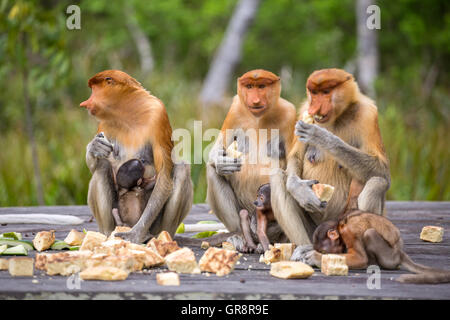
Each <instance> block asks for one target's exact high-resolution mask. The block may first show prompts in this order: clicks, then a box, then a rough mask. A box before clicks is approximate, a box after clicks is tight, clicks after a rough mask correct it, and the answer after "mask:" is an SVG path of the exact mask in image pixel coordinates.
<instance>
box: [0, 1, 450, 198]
mask: <svg viewBox="0 0 450 320" xmlns="http://www.w3.org/2000/svg"><path fill="white" fill-rule="evenodd" d="M236 3H237V1H236V0H215V1H212V0H197V1H182V0H165V1H137V0H130V1H107V0H83V1H64V0H63V1H57V0H44V1H37V0H27V1H25V0H17V1H11V0H0V77H1V79H2V81H0V150H2V151H1V152H0V206H16V205H24V206H25V205H36V204H37V199H36V190H35V185H34V184H33V179H34V176H33V167H32V159H31V150H30V142H29V138H28V136H27V134H26V122H25V107H24V95H23V71H24V70H26V71H28V76H29V78H28V82H27V83H28V84H29V91H30V92H29V93H30V101H31V105H32V116H33V117H32V118H33V125H34V133H35V137H36V141H37V145H38V156H39V160H40V170H41V172H42V181H43V189H44V192H45V193H44V195H45V203H46V204H47V205H55V204H59V205H64V204H86V196H87V187H88V181H89V179H90V173H89V171H88V169H87V167H86V165H85V162H84V153H85V146H86V144H87V143H88V142H89V141H90V140H91V138H92V137H93V135H94V133H95V130H96V128H95V127H96V123H95V120H94V119H93V118H91V117H89V116H88V114H87V113H86V111H85V110H84V109H81V108H79V107H78V105H79V103H80V102H81V101H83V100H85V99H86V98H87V97H88V96H89V94H90V91H89V88H88V87H87V79H88V78H89V77H91V76H92V75H94V74H95V73H97V72H99V71H101V70H104V69H121V70H124V71H125V72H127V73H129V74H131V75H132V76H134V77H135V78H137V79H138V80H139V81H140V82H141V83H142V84H143V85H144V86H145V87H146V88H147V89H149V90H150V91H151V92H152V93H153V94H155V95H156V96H158V97H159V98H161V99H162V100H163V101H164V103H165V105H166V107H167V110H168V113H169V117H170V120H171V123H172V126H173V128H188V129H189V130H192V123H193V121H194V120H195V119H200V118H201V112H202V110H201V108H200V106H199V104H198V100H197V97H198V95H199V92H200V89H201V84H202V80H203V79H204V77H205V75H206V73H207V71H208V67H209V62H210V61H211V59H212V57H213V55H214V52H215V50H216V48H217V47H218V45H219V44H220V42H221V40H222V37H223V35H224V32H225V29H226V27H227V24H228V22H229V19H230V16H231V14H232V12H233V9H234V7H235V4H236ZM71 4H76V5H78V6H79V7H80V8H81V30H68V29H67V27H66V19H67V17H68V16H69V15H68V14H67V13H66V8H67V7H68V6H69V5H71ZM377 4H378V5H379V6H380V8H381V30H379V31H377V32H378V38H379V53H380V75H379V78H378V79H377V83H376V89H377V97H376V100H377V104H378V107H379V111H380V118H379V119H380V127H381V131H382V135H383V140H384V143H385V146H386V149H387V152H388V156H389V159H390V164H391V175H392V185H391V189H390V190H389V193H388V198H389V199H394V200H450V184H449V183H448V181H450V169H449V166H448V164H449V163H450V151H449V150H450V148H449V146H450V145H449V141H450V130H449V125H450V92H449V90H450V89H449V88H450V86H449V82H450V76H449V72H448V71H449V64H450V10H449V9H450V3H449V2H448V1H446V0H430V1H421V0H397V1H387V0H380V1H378V2H377ZM130 12H131V13H133V15H135V16H133V17H131V16H130ZM131 18H135V19H136V21H137V22H138V24H139V26H140V28H141V29H142V31H143V32H144V34H145V35H146V36H147V38H148V39H149V41H150V43H151V47H152V53H153V56H154V60H155V70H154V71H153V72H152V73H151V74H143V72H142V71H141V70H140V60H139V59H140V58H139V54H138V51H137V49H136V44H135V42H134V41H133V37H132V36H131V34H130V29H129V28H128V27H127V25H128V24H129V22H130V21H131V20H130V19H131ZM355 23H356V18H355V3H354V1H351V0H341V1H334V0H321V1H312V0H303V1H295V0H278V1H268V0H266V1H262V2H261V6H260V8H259V11H258V14H257V16H256V18H255V20H254V22H253V25H252V27H251V29H250V31H249V34H248V36H247V38H246V41H245V44H244V51H243V55H242V60H241V62H240V64H239V65H238V67H237V70H236V71H235V76H236V77H237V76H238V75H239V74H242V73H243V72H245V71H247V70H250V69H253V68H266V69H269V70H272V71H274V72H276V73H278V74H280V73H281V74H282V76H283V96H284V97H285V98H287V99H289V100H291V101H292V102H293V103H295V104H296V105H298V104H299V103H300V102H301V100H302V99H303V98H304V97H305V90H304V84H305V80H306V78H307V76H308V74H309V73H311V72H312V71H313V70H315V69H319V68H326V67H340V68H345V69H347V70H349V71H350V72H354V66H355V59H356V46H357V38H356V26H355ZM235 89H236V85H235V81H234V79H233V81H232V82H231V83H230V92H229V95H230V96H231V95H232V94H233V92H234V90H235ZM226 109H227V106H224V108H223V110H222V114H221V116H223V115H225V114H226ZM217 125H218V126H220V123H218V124H217ZM205 129H206V128H203V130H205ZM192 178H193V181H194V185H195V202H204V200H205V194H206V180H205V168H204V165H193V166H192Z"/></svg>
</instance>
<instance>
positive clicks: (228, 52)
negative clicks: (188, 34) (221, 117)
mask: <svg viewBox="0 0 450 320" xmlns="http://www.w3.org/2000/svg"><path fill="white" fill-rule="evenodd" d="M259 4H260V0H240V1H239V3H238V4H237V6H236V8H235V10H234V12H233V16H232V17H231V20H230V22H229V24H228V27H227V30H226V32H225V36H224V39H223V40H222V43H221V44H220V47H219V49H218V51H217V53H216V55H215V56H214V58H213V61H212V63H211V67H210V69H209V71H208V74H207V75H206V79H205V81H204V83H203V88H202V91H201V93H200V102H201V103H202V105H203V107H204V108H205V107H208V106H211V105H214V104H219V103H220V102H222V99H223V97H224V95H225V92H226V89H227V86H228V84H229V82H230V79H231V76H232V74H233V71H234V69H235V67H236V65H237V63H238V62H239V60H240V58H241V51H242V44H243V42H244V38H245V35H246V33H247V31H248V29H249V27H250V25H251V22H252V20H253V18H254V17H255V15H256V12H257V10H258V7H259Z"/></svg>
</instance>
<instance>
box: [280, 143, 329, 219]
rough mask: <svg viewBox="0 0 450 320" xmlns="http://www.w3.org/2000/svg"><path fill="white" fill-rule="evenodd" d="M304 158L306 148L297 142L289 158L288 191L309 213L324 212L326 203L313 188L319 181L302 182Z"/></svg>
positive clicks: (287, 170) (287, 169) (287, 171)
mask: <svg viewBox="0 0 450 320" xmlns="http://www.w3.org/2000/svg"><path fill="white" fill-rule="evenodd" d="M304 156H305V146H304V144H303V143H300V142H298V141H297V142H296V143H295V145H294V147H293V149H292V150H291V152H290V153H289V156H288V163H287V168H286V173H287V180H286V189H287V191H288V192H289V193H290V194H291V196H292V197H293V198H294V199H295V200H296V201H297V202H298V204H299V205H300V206H301V207H302V208H303V209H305V210H307V211H309V212H323V211H324V210H325V207H326V203H323V202H321V201H320V200H319V198H318V197H317V196H316V194H315V193H314V192H313V191H312V188H311V186H312V185H313V184H316V183H319V181H317V180H302V179H301V178H300V177H301V176H302V171H303V158H304Z"/></svg>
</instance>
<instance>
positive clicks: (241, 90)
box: [221, 70, 295, 211]
mask: <svg viewBox="0 0 450 320" xmlns="http://www.w3.org/2000/svg"><path fill="white" fill-rule="evenodd" d="M257 71H258V72H257V74H258V75H259V77H260V78H262V79H259V78H257V79H256V80H254V78H253V77H251V75H252V74H254V71H249V72H247V73H246V74H244V75H243V76H242V77H240V78H239V79H238V95H237V96H235V97H234V99H233V103H232V105H231V107H230V110H229V111H228V114H227V116H226V118H225V120H224V122H223V125H222V129H221V132H222V134H223V137H224V139H223V144H224V148H225V149H226V148H227V147H228V146H229V145H230V144H231V143H232V142H233V137H232V136H227V135H226V130H227V129H243V130H244V131H247V130H248V129H255V130H256V141H257V142H258V141H260V136H259V135H260V131H259V130H260V129H267V131H268V132H267V134H268V136H267V139H268V140H270V138H271V137H270V134H271V131H270V130H271V129H278V130H279V135H280V138H281V137H282V138H283V139H284V142H285V147H286V150H289V149H290V148H291V144H292V142H293V139H294V132H293V127H294V124H295V108H294V107H293V105H292V104H291V103H290V102H288V101H286V100H284V99H283V98H281V97H280V91H281V87H280V83H279V80H275V79H274V77H276V76H275V75H274V74H273V73H271V72H267V71H264V70H257ZM265 77H268V79H270V80H271V81H274V82H273V83H272V84H271V85H268V86H266V88H265V90H264V91H265V92H264V94H265V95H266V96H268V99H267V100H268V101H269V103H270V108H268V109H267V110H266V112H265V113H264V115H263V116H261V117H255V116H253V115H252V114H251V112H250V111H249V109H248V107H247V103H246V102H245V96H246V91H247V89H246V88H245V87H243V86H242V85H241V81H244V80H246V81H249V82H253V81H255V83H258V82H259V81H261V80H265ZM277 79H279V78H278V77H277ZM259 147H260V146H259V145H258V151H259V150H260V149H259ZM259 155H260V158H259V160H262V161H259V163H255V164H251V163H248V162H246V161H244V162H243V164H242V168H241V171H239V172H236V173H234V174H233V175H232V176H230V177H229V179H230V183H231V184H232V188H233V190H235V193H236V194H237V195H238V197H239V196H240V195H242V196H241V198H243V199H245V200H244V201H242V204H243V205H244V207H246V208H247V206H249V207H250V208H252V206H253V205H251V203H253V201H254V197H255V194H256V193H257V190H258V188H259V186H261V185H263V184H266V183H268V182H269V175H261V173H260V172H261V168H262V167H266V168H269V167H270V165H269V162H268V161H267V164H266V163H261V162H265V160H268V159H266V158H265V157H264V155H261V154H260V153H259ZM246 157H247V159H248V155H246ZM280 167H282V168H285V167H286V161H285V159H280ZM248 204H250V205H248ZM247 209H249V208H247ZM251 211H254V210H251Z"/></svg>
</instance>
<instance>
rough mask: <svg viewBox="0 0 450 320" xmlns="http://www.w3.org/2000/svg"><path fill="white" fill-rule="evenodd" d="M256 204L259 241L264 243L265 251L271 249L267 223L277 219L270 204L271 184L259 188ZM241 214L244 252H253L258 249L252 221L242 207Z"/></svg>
mask: <svg viewBox="0 0 450 320" xmlns="http://www.w3.org/2000/svg"><path fill="white" fill-rule="evenodd" d="M254 205H255V206H256V230H257V231H256V234H257V236H258V240H259V243H260V244H261V245H262V247H263V249H264V251H267V250H269V245H270V241H269V238H268V237H267V225H268V223H270V222H273V221H275V217H274V215H273V212H272V206H271V204H270V184H269V183H267V184H263V185H262V186H260V187H259V189H258V194H257V195H256V200H255V202H254ZM239 215H240V216H241V230H242V233H243V236H244V241H245V243H244V250H243V251H244V252H253V251H255V250H256V249H257V246H256V244H255V243H254V242H253V238H252V237H251V223H252V222H253V223H254V220H253V221H250V219H249V216H248V211H247V210H245V209H242V210H241V212H239Z"/></svg>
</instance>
